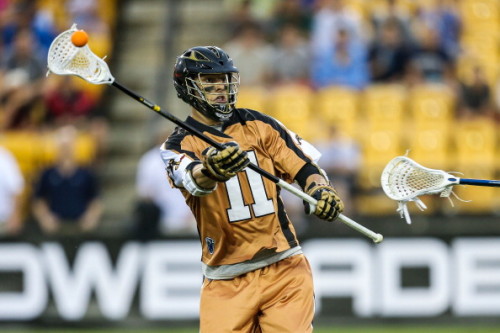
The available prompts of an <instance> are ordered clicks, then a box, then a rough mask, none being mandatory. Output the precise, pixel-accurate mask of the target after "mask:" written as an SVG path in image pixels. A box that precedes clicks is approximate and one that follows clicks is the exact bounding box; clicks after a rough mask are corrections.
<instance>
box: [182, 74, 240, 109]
mask: <svg viewBox="0 0 500 333" xmlns="http://www.w3.org/2000/svg"><path fill="white" fill-rule="evenodd" d="M186 86H187V87H188V94H189V95H191V96H193V97H194V98H197V99H200V100H202V101H204V102H206V103H208V104H209V105H210V106H213V107H215V108H216V109H217V110H218V112H222V113H230V112H232V110H233V109H234V106H235V104H236V100H237V97H238V89H239V86H240V75H239V74H238V73H220V74H201V73H198V74H197V76H195V77H194V78H186Z"/></svg>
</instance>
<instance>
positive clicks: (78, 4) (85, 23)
mask: <svg viewBox="0 0 500 333" xmlns="http://www.w3.org/2000/svg"><path fill="white" fill-rule="evenodd" d="M66 11H67V12H68V13H69V14H70V15H71V18H72V20H73V22H74V23H76V24H77V26H78V28H79V29H83V30H85V31H87V32H88V33H89V34H91V35H92V38H94V36H96V35H105V36H107V35H108V34H109V27H108V24H107V23H106V22H105V21H104V20H103V19H102V17H101V16H100V14H99V2H98V1H97V0H68V1H66Z"/></svg>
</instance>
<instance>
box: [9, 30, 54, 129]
mask: <svg viewBox="0 0 500 333" xmlns="http://www.w3.org/2000/svg"><path fill="white" fill-rule="evenodd" d="M34 46H35V44H34V41H33V35H32V33H31V31H30V30H27V29H25V30H22V31H19V32H18V34H17V35H16V37H15V41H14V45H13V48H12V49H11V50H10V51H9V52H6V54H5V55H4V57H3V58H2V62H1V65H0V77H3V87H4V89H3V91H2V92H0V103H2V105H3V108H4V118H3V128H6V129H17V128H25V127H29V126H32V125H33V123H36V122H37V120H41V118H42V117H43V108H42V103H41V96H42V88H43V77H44V74H45V65H44V62H43V61H42V60H41V59H40V58H39V57H38V56H36V53H35V50H34ZM35 107H40V108H41V111H40V109H35ZM37 110H38V111H40V114H39V115H36V114H34V112H35V111H37Z"/></svg>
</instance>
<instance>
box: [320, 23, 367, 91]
mask: <svg viewBox="0 0 500 333" xmlns="http://www.w3.org/2000/svg"><path fill="white" fill-rule="evenodd" d="M368 79H369V70H368V65H367V54H366V49H365V45H364V44H363V43H360V42H359V40H358V39H353V38H351V35H350V34H349V30H344V29H339V30H338V34H337V36H336V37H335V44H334V46H333V47H332V48H330V49H328V50H324V52H322V53H321V54H316V55H314V58H313V61H312V65H311V81H312V85H313V87H314V88H317V89H321V88H325V87H328V86H333V85H339V86H344V87H348V88H352V89H357V90H361V89H363V88H364V87H365V86H366V85H367V84H368Z"/></svg>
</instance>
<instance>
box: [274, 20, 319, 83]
mask: <svg viewBox="0 0 500 333" xmlns="http://www.w3.org/2000/svg"><path fill="white" fill-rule="evenodd" d="M271 62H272V66H271V76H272V77H271V81H272V83H273V84H277V85H280V84H290V83H292V84H297V83H298V84H308V83H309V66H310V62H311V59H310V56H309V45H308V43H307V41H306V39H305V38H304V36H303V35H302V33H301V31H300V30H299V29H298V28H297V27H296V26H295V25H292V24H287V25H284V26H283V27H282V29H281V31H280V34H279V40H278V41H277V43H276V49H275V51H274V57H273V58H271Z"/></svg>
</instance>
